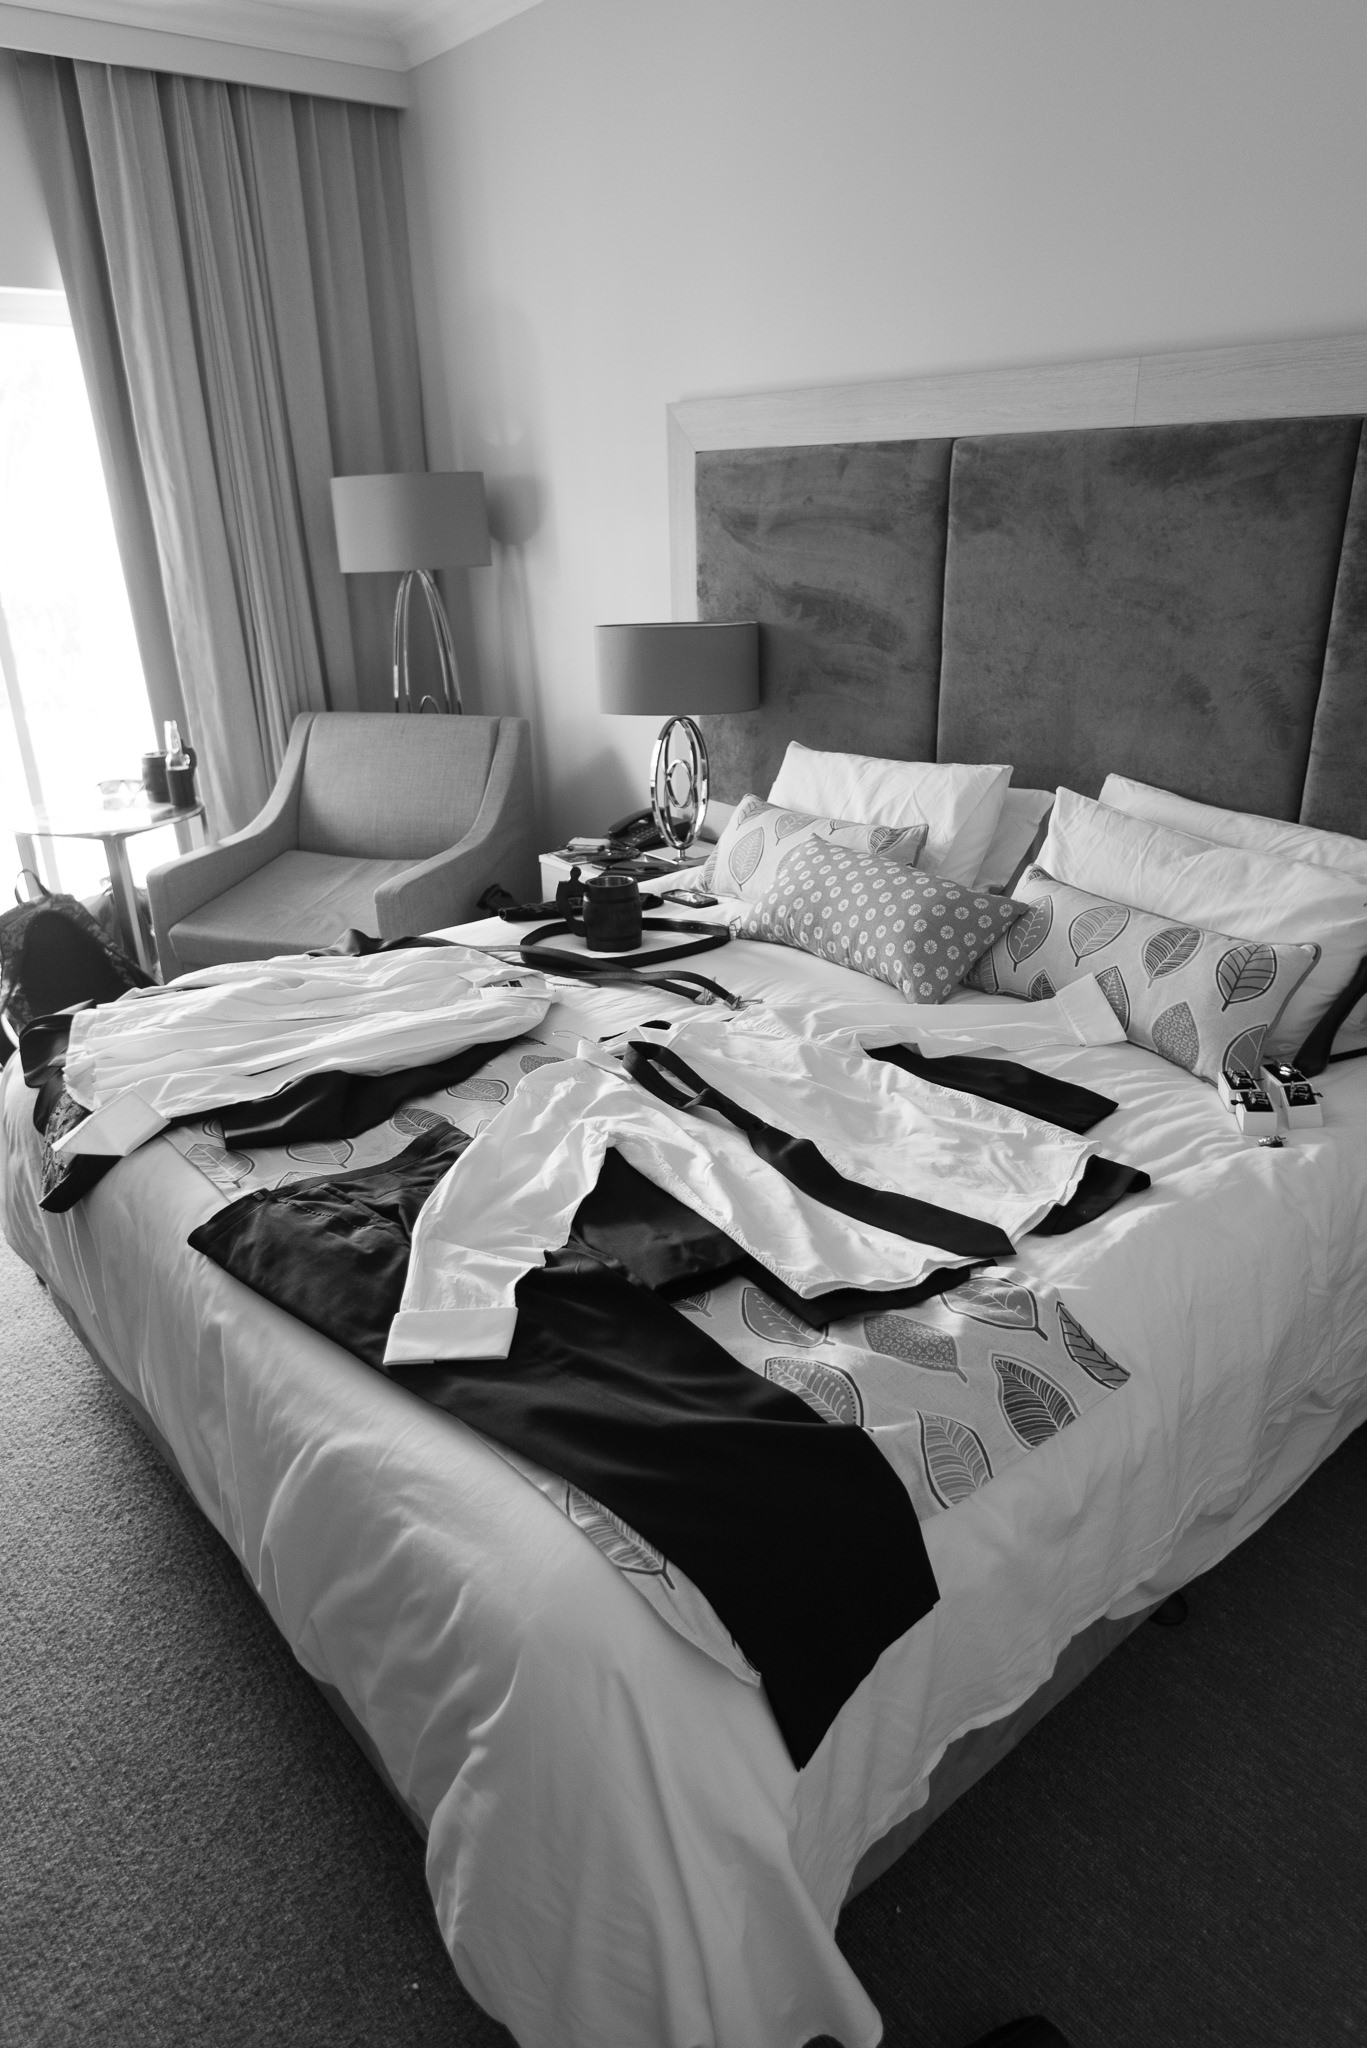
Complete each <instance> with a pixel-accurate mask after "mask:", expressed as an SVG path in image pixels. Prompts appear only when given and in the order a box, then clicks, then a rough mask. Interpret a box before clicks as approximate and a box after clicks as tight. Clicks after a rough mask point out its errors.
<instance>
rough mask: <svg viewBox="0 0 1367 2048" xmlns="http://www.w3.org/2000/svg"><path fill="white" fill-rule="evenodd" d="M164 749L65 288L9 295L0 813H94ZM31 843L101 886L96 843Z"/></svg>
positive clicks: (69, 875) (143, 852)
mask: <svg viewBox="0 0 1367 2048" xmlns="http://www.w3.org/2000/svg"><path fill="white" fill-rule="evenodd" d="M159 744H160V741H159V739H158V737H157V735H156V733H155V731H154V729H153V722H152V713H151V709H150V707H149V705H148V701H147V691H146V687H145V684H144V681H143V674H142V665H141V662H140V660H139V657H138V646H137V640H136V638H135V636H134V632H133V621H132V616H131V614H130V612H129V607H128V595H127V591H126V590H125V587H124V581H123V569H122V565H121V563H120V560H119V553H118V548H117V545H116V543H115V539H114V527H113V521H112V519H111V517H110V511H109V500H108V496H107V494H106V491H105V483H104V474H103V471H102V469H101V466H100V456H99V448H98V445H97V442H96V439H95V426H94V421H93V420H92V418H91V412H90V403H89V400H88V398H87V395H86V389H85V380H84V378H83V376H82V373H81V365H80V359H79V357H78V355H77V352H76V341H75V336H74V335H73V333H72V331H71V323H70V316H69V314H68V312H67V307H66V300H65V297H64V295H63V294H62V293H60V292H45V291H44V292H39V291H5V290H0V819H3V821H4V822H5V823H6V824H7V825H8V826H9V828H10V830H11V831H12V830H14V829H15V828H16V826H17V825H19V824H20V822H21V821H22V819H23V817H24V815H25V813H26V812H28V811H30V810H31V809H32V808H33V807H34V806H35V805H38V806H42V807H43V808H45V809H46V811H47V812H48V814H49V816H50V817H51V819H52V821H53V823H54V824H56V823H59V822H61V821H62V820H63V819H70V818H71V817H72V816H73V814H74V815H75V817H76V818H77V819H79V818H80V817H84V816H88V815H89V814H90V813H91V812H92V811H98V810H99V808H100V806H101V802H102V798H101V795H100V791H99V784H100V783H101V782H106V781H112V780H116V779H118V778H127V779H129V780H130V781H134V782H135V781H136V780H137V779H138V775H139V770H140V765H141V756H142V754H143V753H144V752H145V751H147V750H148V749H149V748H151V747H155V746H157V745H159ZM163 842H164V843H163ZM0 848H3V850H4V852H5V853H8V852H9V851H10V846H9V843H8V841H0ZM175 850H176V849H175V843H174V839H173V838H172V835H171V833H170V832H169V831H167V832H166V833H165V834H163V833H161V832H155V833H149V834H148V835H147V836H146V837H145V838H143V839H140V840H136V841H134V842H133V847H132V848H131V849H130V851H133V852H134V854H135V864H137V866H138V871H139V872H140V873H141V872H145V870H146V867H147V866H149V865H151V864H153V863H155V862H156V861H159V860H165V859H167V858H169V857H170V855H171V854H173V853H174V852H175ZM35 851H36V853H37V855H38V859H39V864H40V867H41V869H42V871H43V879H44V880H45V881H47V882H48V883H49V884H50V885H60V886H61V887H63V888H67V889H70V890H72V891H73V892H74V893H76V894H78V895H90V894H91V893H93V892H94V891H96V890H98V889H99V888H101V887H102V886H103V883H104V880H105V869H104V861H103V856H102V854H101V850H100V847H99V845H98V843H96V842H93V841H86V840H80V839H39V840H37V841H35ZM137 856H141V861H140V863H137V861H136V857H137ZM18 865H19V861H18V854H17V849H16V850H15V861H14V866H15V870H16V872H17V869H18ZM10 890H11V877H10V876H8V875H4V874H0V900H2V901H5V902H7V901H8V900H9V898H10Z"/></svg>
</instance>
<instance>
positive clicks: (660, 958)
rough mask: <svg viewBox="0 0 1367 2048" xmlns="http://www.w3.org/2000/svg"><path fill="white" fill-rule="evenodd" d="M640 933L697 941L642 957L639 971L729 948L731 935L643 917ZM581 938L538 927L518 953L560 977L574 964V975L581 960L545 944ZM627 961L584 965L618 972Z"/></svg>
mask: <svg viewBox="0 0 1367 2048" xmlns="http://www.w3.org/2000/svg"><path fill="white" fill-rule="evenodd" d="M641 930H642V931H643V932H678V933H681V934H682V935H683V937H684V938H685V939H686V940H687V939H688V938H689V935H690V934H697V936H696V937H694V938H692V940H691V943H689V944H685V945H682V946H671V947H670V949H669V951H668V952H667V953H646V954H644V955H643V956H642V958H641V960H640V963H639V964H640V965H641V966H642V967H648V966H649V965H650V963H651V961H657V962H658V963H659V965H660V966H661V967H666V966H668V965H669V963H670V962H671V961H673V960H687V959H689V958H691V956H692V955H693V954H694V953H710V952H712V951H714V950H715V948H716V947H718V946H729V945H730V943H731V934H730V932H729V931H728V930H727V928H726V926H725V925H715V924H700V923H699V922H698V920H697V919H696V918H692V919H690V918H682V917H679V918H675V917H643V918H642V919H641ZM583 936H584V934H583V932H582V931H579V930H576V928H575V927H574V925H572V924H561V923H557V924H543V925H538V927H537V929H536V930H535V931H534V932H528V934H527V936H526V938H525V939H523V940H522V941H521V943H520V944H519V946H518V949H517V950H518V954H519V956H520V957H521V959H522V961H523V962H524V964H525V965H526V966H528V967H540V968H542V969H546V970H549V971H552V972H559V973H561V974H563V973H565V971H566V962H567V961H573V963H574V971H577V970H578V968H579V965H580V956H579V955H578V954H574V953H562V952H561V951H560V950H559V948H558V947H548V946H545V944H544V942H545V941H546V940H547V939H563V938H582V937H583ZM490 950H491V951H492V950H493V949H492V948H491V949H490ZM628 958H629V956H628V955H627V954H625V953H615V954H609V953H600V954H595V955H591V956H590V958H589V960H588V961H587V962H586V963H585V964H586V965H588V966H592V967H596V966H598V965H599V963H600V962H601V963H602V964H603V965H604V966H608V965H609V964H611V963H613V962H615V963H616V965H617V966H618V967H619V968H620V967H621V966H622V965H623V964H624V963H625V962H626V961H627V959H628Z"/></svg>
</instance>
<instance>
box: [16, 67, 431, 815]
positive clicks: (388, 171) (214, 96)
mask: <svg viewBox="0 0 1367 2048" xmlns="http://www.w3.org/2000/svg"><path fill="white" fill-rule="evenodd" d="M19 67H20V76H21V80H22V85H23V92H24V101H25V109H26V113H27V117H28V121H29V126H30V129H31V132H32V136H33V142H34V147H35V151H36V153H37V156H38V160H39V164H40V168H41V171H42V175H43V179H44V184H45V188H46V191H47V195H48V200H49V205H50V207H51V209H52V213H53V225H54V232H55V234H56V237H57V246H58V254H59V257H60V260H61V263H62V268H63V275H64V278H65V280H66V283H67V289H68V295H69V297H70V299H71V304H72V315H73V319H74V321H75V322H76V326H77V332H78V337H79V338H80V341H81V345H82V349H83V354H84V358H85V361H86V367H87V375H88V377H89V378H90V381H91V387H92V400H93V402H94V403H95V406H96V410H97V414H99V415H100V416H101V417H100V427H101V434H102V441H103V445H104V448H105V455H106V461H107V463H108V465H109V467H110V475H111V483H112V485H113V495H114V497H115V502H116V514H120V541H121V546H122V548H123V552H124V558H125V564H126V566H127V564H128V563H129V561H130V559H132V560H133V561H134V562H135V565H136V566H135V570H134V573H133V575H131V576H130V587H136V590H137V598H136V599H135V610H137V607H138V604H139V603H140V604H141V614H142V615H140V618H139V634H140V639H142V638H143V634H144V619H145V620H146V621H147V622H148V623H147V625H146V643H145V645H144V656H145V658H146V653H147V646H148V645H150V646H151V647H152V649H153V652H154V656H155V653H156V648H157V644H158V639H159V628H158V625H157V622H156V618H157V613H158V608H159V607H158V598H159V599H160V617H161V621H162V624H161V627H160V645H161V649H162V657H161V658H162V665H163V667H164V649H165V647H166V646H167V645H168V644H169V646H170V648H171V649H172V650H173V655H174V671H175V675H174V682H173V683H172V684H170V685H168V681H167V679H166V678H165V676H163V675H160V674H158V678H157V680H155V681H154V679H153V670H152V669H151V668H150V667H149V693H150V694H152V696H153V702H154V707H155V708H157V709H158V710H159V711H161V712H162V715H173V714H172V713H170V712H167V711H164V710H163V704H164V702H165V700H166V699H167V698H168V697H169V696H171V695H173V694H174V693H175V692H176V691H177V690H178V696H179V701H180V704H181V705H182V706H183V716H184V720H185V723H186V725H187V726H188V729H189V733H190V736H191V738H192V739H193V741H194V743H195V745H196V747H197V749H198V753H199V759H200V781H201V787H202V789H203V791H204V795H205V798H206V802H207V804H208V806H209V810H210V817H211V821H212V823H213V824H214V826H215V827H216V828H217V829H218V830H220V831H223V830H232V829H235V828H236V827H238V826H240V825H243V824H245V823H246V822H247V821H248V819H250V818H251V817H252V816H254V815H255V813H256V812H257V811H258V810H259V809H260V808H261V805H262V804H263V803H264V801H265V799H266V796H267V794H268V793H269V790H270V788H271V785H272V783H273V782H274V780H275V776H276V773H277V771H278V769H279V766H280V763H281V760H282V759H283V757H284V751H285V745H286V741H287V739H288V736H289V729H290V726H291V724H292V722H293V720H294V717H295V715H296V714H297V713H298V712H300V711H320V710H356V709H358V708H365V707H366V706H367V704H370V703H373V704H380V703H383V702H384V701H385V696H384V692H385V689H386V686H387V675H388V667H389V623H390V614H391V610H392V604H393V590H392V587H391V586H390V584H389V581H388V579H379V578H375V577H360V578H357V577H350V578H346V579H344V578H343V577H342V576H341V575H340V573H339V572H338V569H337V556H336V546H335V542H334V538H333V530H332V513H331V502H330V496H329V489H328V485H329V480H330V479H331V477H333V476H334V475H344V474H348V473H352V472H365V471H373V470H398V469H422V468H425V467H426V454H425V445H424V434H423V420H422V402H421V396H420V390H419V382H418V353H417V334H416V321H415V317H414V312H413V297H412V285H411V278H410V274H409V265H408V239H407V228H406V222H405V216H404V201H403V183H402V174H401V169H400V156H399V132H398V117H397V115H396V114H395V113H394V112H393V110H391V109H388V108H376V107H364V106H356V105H351V104H348V103H346V102H343V101H338V100H314V99H309V98H305V97H301V96H299V95H295V94H288V93H280V92H273V91H269V90H266V89H264V88H260V87H255V86H239V85H225V84H222V83H219V82H218V81H215V80H207V79H189V78H179V77H172V76H167V75H163V74H160V73H151V72H142V71H131V70H127V69H125V68H123V67H120V66H109V65H99V64H83V63H76V64H73V63H70V62H68V61H67V60H65V59H57V58H48V57H28V56H25V57H21V58H20V59H19ZM92 366H94V367H93V373H92ZM149 538H150V542H151V551H154V554H155V562H154V563H152V562H149V560H148V555H149ZM368 683H369V684H370V686H371V687H370V688H369V689H367V684H368ZM159 699H160V700H161V701H160V702H159Z"/></svg>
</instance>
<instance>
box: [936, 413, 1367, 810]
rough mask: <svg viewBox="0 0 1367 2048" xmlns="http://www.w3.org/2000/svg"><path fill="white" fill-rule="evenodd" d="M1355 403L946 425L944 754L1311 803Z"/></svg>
mask: <svg viewBox="0 0 1367 2048" xmlns="http://www.w3.org/2000/svg"><path fill="white" fill-rule="evenodd" d="M1359 440H1360V422H1359V421H1358V420H1357V419H1295V420H1238V421H1221V422H1218V423H1208V424H1200V425H1182V426H1164V427H1129V428H1118V429H1105V430H1100V431H1093V432H1088V433H1043V434H994V435H988V436H984V437H981V438H976V437H975V438H969V439H965V440H960V441H957V442H956V443H955V447H954V461H953V468H952V474H951V483H950V503H949V548H948V561H947V567H946V574H945V616H944V662H943V668H942V672H941V680H940V721H939V733H938V755H939V758H940V759H943V760H947V761H961V760H968V761H979V760H989V759H990V760H1000V761H1011V762H1013V763H1014V764H1015V771H1016V773H1015V780H1016V781H1017V782H1018V783H1022V784H1026V785H1030V786H1043V785H1045V784H1050V785H1052V784H1054V783H1058V782H1066V783H1068V784H1069V786H1070V787H1072V788H1074V789H1080V790H1082V791H1083V792H1084V793H1085V794H1087V795H1092V796H1094V795H1095V794H1096V793H1097V791H1098V790H1099V789H1100V787H1101V784H1102V782H1103V781H1104V779H1105V777H1106V774H1107V772H1108V771H1109V770H1110V769H1112V768H1116V767H1120V766H1122V765H1123V769H1124V772H1125V773H1127V774H1130V775H1133V776H1136V777H1138V778H1139V780H1140V781H1143V782H1153V783H1157V784H1159V785H1161V786H1162V787H1163V788H1165V789H1176V790H1178V791H1180V792H1181V793H1182V794H1183V795H1184V796H1191V797H1196V798H1198V799H1200V800H1201V801H1203V802H1207V803H1217V804H1231V805H1237V806H1238V807H1239V808H1241V809H1244V810H1250V811H1258V812H1262V813H1263V814H1265V815H1267V816H1269V817H1281V818H1295V817H1297V816H1298V815H1299V812H1300V808H1301V795H1302V789H1303V785H1304V782H1305V774H1306V765H1307V762H1308V760H1309V757H1310V748H1311V734H1312V730H1313V726H1314V720H1315V709H1316V704H1317V702H1318V699H1319V694H1320V685H1321V678H1322V675H1323V671H1324V659H1325V648H1326V644H1327V642H1328V637H1329V623H1330V614H1331V610H1332V607H1333V600H1334V589H1335V582H1336V578H1337V573H1338V564H1339V557H1340V552H1341V547H1342V541H1343V533H1344V522H1345V519H1346V516H1347V511H1348V502H1349V495H1350V492H1351V488H1352V481H1353V471H1354V465H1355V462H1356V460H1357V453H1358V443H1359Z"/></svg>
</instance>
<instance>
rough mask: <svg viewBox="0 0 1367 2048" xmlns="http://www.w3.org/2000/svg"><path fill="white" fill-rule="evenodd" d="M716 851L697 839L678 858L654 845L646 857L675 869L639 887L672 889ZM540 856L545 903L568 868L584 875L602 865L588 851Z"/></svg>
mask: <svg viewBox="0 0 1367 2048" xmlns="http://www.w3.org/2000/svg"><path fill="white" fill-rule="evenodd" d="M715 851H716V848H715V846H714V844H713V842H712V841H711V840H707V841H701V840H699V841H697V842H695V844H694V845H692V846H691V847H690V848H689V850H688V858H687V859H686V860H683V861H681V860H679V859H678V857H677V855H676V854H675V853H674V851H673V849H672V848H670V847H668V846H661V847H655V848H653V849H652V851H651V852H650V854H649V855H648V856H647V857H648V858H649V859H650V860H655V861H660V862H663V863H667V864H668V865H669V866H670V867H671V868H672V869H674V871H675V872H674V874H672V875H659V876H656V877H654V878H650V879H646V880H643V881H642V883H641V888H642V890H643V891H646V892H647V893H652V892H658V891H659V890H661V889H671V888H673V887H674V886H675V881H676V878H679V879H681V878H682V877H684V876H685V875H689V874H692V873H694V872H695V871H696V870H697V869H698V868H700V867H701V866H702V864H703V862H704V861H705V860H706V859H707V858H708V856H709V855H710V854H712V853H713V852H715ZM540 859H541V895H542V900H543V901H544V902H547V903H549V902H551V901H553V899H554V897H555V892H556V889H557V888H558V887H559V885H560V883H561V882H568V880H569V878H570V869H571V868H573V867H577V868H578V869H579V871H580V873H581V874H584V875H596V874H598V873H599V872H600V870H601V868H602V867H603V866H604V863H603V862H602V861H596V860H594V858H593V856H592V855H591V854H574V855H573V856H569V855H566V854H565V853H563V852H556V853H543V854H542V855H541V856H540Z"/></svg>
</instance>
